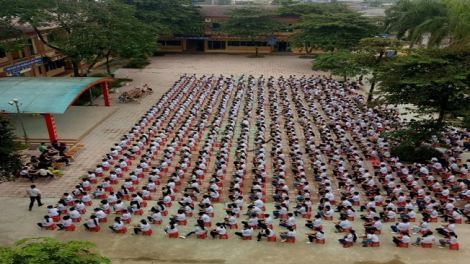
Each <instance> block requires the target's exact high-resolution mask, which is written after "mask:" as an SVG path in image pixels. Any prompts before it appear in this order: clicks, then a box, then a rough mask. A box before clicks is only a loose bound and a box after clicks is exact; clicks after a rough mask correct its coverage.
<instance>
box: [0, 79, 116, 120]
mask: <svg viewBox="0 0 470 264" xmlns="http://www.w3.org/2000/svg"><path fill="white" fill-rule="evenodd" d="M106 81H113V79H112V78H101V77H5V78H0V111H1V112H6V113H17V110H16V106H15V105H10V104H9V103H8V102H9V101H12V100H13V99H14V98H16V99H18V101H19V104H20V111H21V112H22V113H39V114H44V113H50V114H63V113H64V112H65V111H66V110H67V108H68V107H69V106H70V105H71V104H72V103H73V102H74V101H75V100H76V99H77V98H78V97H79V96H80V95H81V94H82V93H83V92H85V91H86V90H87V89H89V88H91V87H93V86H94V85H96V84H98V83H102V82H106Z"/></svg>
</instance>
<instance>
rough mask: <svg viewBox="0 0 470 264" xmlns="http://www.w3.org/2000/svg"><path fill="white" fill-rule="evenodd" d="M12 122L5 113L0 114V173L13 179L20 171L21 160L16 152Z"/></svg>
mask: <svg viewBox="0 0 470 264" xmlns="http://www.w3.org/2000/svg"><path fill="white" fill-rule="evenodd" d="M14 129H15V127H14V124H13V122H12V120H11V118H10V117H9V116H7V115H0V146H1V147H0V174H1V176H2V177H5V178H6V179H9V180H10V179H14V178H15V176H16V174H17V173H18V172H20V170H21V167H22V165H23V162H22V160H21V157H20V155H19V154H18V153H17V152H16V149H15V141H14V139H15V138H16V136H15V134H14V132H13V131H14Z"/></svg>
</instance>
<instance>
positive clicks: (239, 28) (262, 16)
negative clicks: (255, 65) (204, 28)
mask: <svg viewBox="0 0 470 264" xmlns="http://www.w3.org/2000/svg"><path fill="white" fill-rule="evenodd" d="M227 15H228V16H229V17H228V18H227V20H224V21H221V23H220V28H217V29H216V31H217V32H219V33H222V34H227V35H228V36H236V37H239V38H248V39H251V40H252V41H253V42H254V43H255V41H256V40H258V39H266V38H267V37H269V36H270V35H272V34H274V33H275V32H278V31H281V30H283V29H285V28H286V27H287V24H285V23H283V22H281V21H279V20H277V19H275V18H274V16H275V15H276V13H275V12H274V11H271V10H267V9H263V8H256V7H246V8H236V9H231V10H230V11H229V12H228V13H227ZM256 54H258V47H256Z"/></svg>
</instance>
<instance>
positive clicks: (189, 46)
mask: <svg viewBox="0 0 470 264" xmlns="http://www.w3.org/2000/svg"><path fill="white" fill-rule="evenodd" d="M186 51H198V52H204V40H201V39H187V40H186Z"/></svg>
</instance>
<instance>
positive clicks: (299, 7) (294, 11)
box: [278, 1, 354, 17]
mask: <svg viewBox="0 0 470 264" xmlns="http://www.w3.org/2000/svg"><path fill="white" fill-rule="evenodd" d="M352 12H354V11H352V10H351V9H349V7H348V6H347V5H343V4H298V2H287V1H286V2H282V6H281V7H279V9H278V13H279V14H280V16H284V17H300V16H302V15H311V14H336V13H352Z"/></svg>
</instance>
